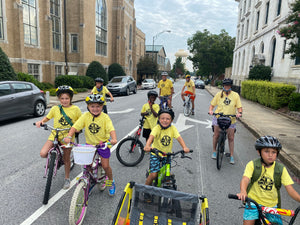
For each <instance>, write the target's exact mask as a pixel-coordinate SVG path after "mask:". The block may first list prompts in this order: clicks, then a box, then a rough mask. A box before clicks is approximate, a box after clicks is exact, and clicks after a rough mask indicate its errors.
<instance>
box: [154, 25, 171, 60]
mask: <svg viewBox="0 0 300 225" xmlns="http://www.w3.org/2000/svg"><path fill="white" fill-rule="evenodd" d="M165 32H168V33H170V32H171V31H170V30H163V31H161V32H159V33H157V34H156V35H154V36H153V42H152V61H154V60H153V58H154V41H155V39H157V38H158V36H159V35H161V34H162V33H165Z"/></svg>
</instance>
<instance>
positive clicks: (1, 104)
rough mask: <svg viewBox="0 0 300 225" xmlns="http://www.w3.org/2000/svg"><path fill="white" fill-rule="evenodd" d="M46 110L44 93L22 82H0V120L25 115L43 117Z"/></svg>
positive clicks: (30, 84) (32, 85)
mask: <svg viewBox="0 0 300 225" xmlns="http://www.w3.org/2000/svg"><path fill="white" fill-rule="evenodd" d="M45 110H46V99H45V97H44V92H43V91H41V90H40V89H39V88H37V87H36V86H35V85H34V84H32V83H29V82H23V81H1V82H0V120H6V119H11V118H14V117H18V116H24V115H27V114H34V115H35V116H43V115H44V114H45Z"/></svg>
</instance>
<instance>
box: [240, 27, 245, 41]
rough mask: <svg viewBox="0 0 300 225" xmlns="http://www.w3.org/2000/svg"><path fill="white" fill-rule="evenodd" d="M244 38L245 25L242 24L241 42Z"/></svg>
mask: <svg viewBox="0 0 300 225" xmlns="http://www.w3.org/2000/svg"><path fill="white" fill-rule="evenodd" d="M243 38H244V25H243V26H242V34H241V42H242V41H243Z"/></svg>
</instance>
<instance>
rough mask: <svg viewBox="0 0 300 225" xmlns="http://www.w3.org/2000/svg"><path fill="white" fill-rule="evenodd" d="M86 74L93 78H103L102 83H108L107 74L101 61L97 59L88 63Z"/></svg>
mask: <svg viewBox="0 0 300 225" xmlns="http://www.w3.org/2000/svg"><path fill="white" fill-rule="evenodd" d="M85 75H86V76H88V77H91V78H93V79H95V78H96V77H101V78H102V79H103V80H104V85H106V84H107V83H108V76H107V74H106V71H105V69H104V67H103V66H102V64H101V63H99V62H98V61H93V62H91V63H90V64H89V66H88V68H87V70H86V74H85Z"/></svg>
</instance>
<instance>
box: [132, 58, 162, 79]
mask: <svg viewBox="0 0 300 225" xmlns="http://www.w3.org/2000/svg"><path fill="white" fill-rule="evenodd" d="M157 73H158V65H157V63H156V62H154V61H153V60H152V58H150V57H149V56H145V57H143V58H140V60H139V62H138V64H137V74H138V75H139V76H140V78H138V80H139V81H140V80H141V77H142V76H143V75H154V76H156V75H157Z"/></svg>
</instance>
